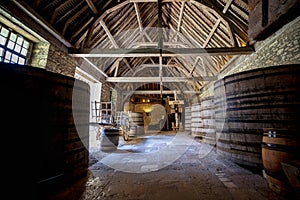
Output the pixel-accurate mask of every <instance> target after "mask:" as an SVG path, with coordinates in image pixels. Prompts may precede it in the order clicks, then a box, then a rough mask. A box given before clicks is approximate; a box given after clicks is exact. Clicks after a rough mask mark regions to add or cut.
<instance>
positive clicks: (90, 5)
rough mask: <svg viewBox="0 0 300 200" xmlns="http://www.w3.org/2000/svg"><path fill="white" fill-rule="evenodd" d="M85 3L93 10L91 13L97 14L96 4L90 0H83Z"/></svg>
mask: <svg viewBox="0 0 300 200" xmlns="http://www.w3.org/2000/svg"><path fill="white" fill-rule="evenodd" d="M85 1H86V3H87V4H88V6H89V7H90V9H91V10H92V11H93V13H94V14H95V15H96V14H98V10H97V8H96V6H95V5H94V3H93V1H92V0H85Z"/></svg>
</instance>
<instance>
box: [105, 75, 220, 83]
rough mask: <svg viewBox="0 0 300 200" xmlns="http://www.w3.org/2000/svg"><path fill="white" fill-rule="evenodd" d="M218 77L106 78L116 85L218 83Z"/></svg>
mask: <svg viewBox="0 0 300 200" xmlns="http://www.w3.org/2000/svg"><path fill="white" fill-rule="evenodd" d="M216 80H217V77H216V76H210V77H190V78H188V77H161V79H160V77H155V76H150V77H148V76H147V77H136V76H134V77H124V76H123V77H106V81H107V82H115V83H160V82H161V81H162V82H165V83H168V82H171V83H173V82H174V83H178V82H189V81H216Z"/></svg>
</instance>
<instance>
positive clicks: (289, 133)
mask: <svg viewBox="0 0 300 200" xmlns="http://www.w3.org/2000/svg"><path fill="white" fill-rule="evenodd" d="M296 134H297V132H296V131H295V130H288V129H286V130H285V129H264V133H263V139H262V160H263V167H264V172H265V175H266V179H267V182H268V185H269V188H270V189H272V190H273V191H274V192H276V193H278V194H279V195H281V196H287V195H289V194H290V193H292V192H293V189H292V186H291V185H290V183H289V180H288V177H287V176H286V175H285V173H284V170H283V168H282V162H287V161H291V160H296V159H299V158H300V156H299V155H298V154H299V149H300V148H299V141H298V139H297V137H296Z"/></svg>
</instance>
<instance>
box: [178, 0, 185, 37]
mask: <svg viewBox="0 0 300 200" xmlns="http://www.w3.org/2000/svg"><path fill="white" fill-rule="evenodd" d="M184 6H185V2H182V4H181V8H180V14H179V19H178V26H177V31H178V32H179V31H180V27H181V23H182V18H183V11H184Z"/></svg>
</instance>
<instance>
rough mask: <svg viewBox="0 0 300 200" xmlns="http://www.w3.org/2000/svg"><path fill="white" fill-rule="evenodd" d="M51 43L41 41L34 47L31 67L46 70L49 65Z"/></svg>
mask: <svg viewBox="0 0 300 200" xmlns="http://www.w3.org/2000/svg"><path fill="white" fill-rule="evenodd" d="M49 47H50V43H49V42H46V41H41V42H39V43H36V44H34V45H33V49H32V56H31V60H30V63H29V65H31V66H33V67H39V68H45V67H46V65H47V59H48V53H49Z"/></svg>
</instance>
